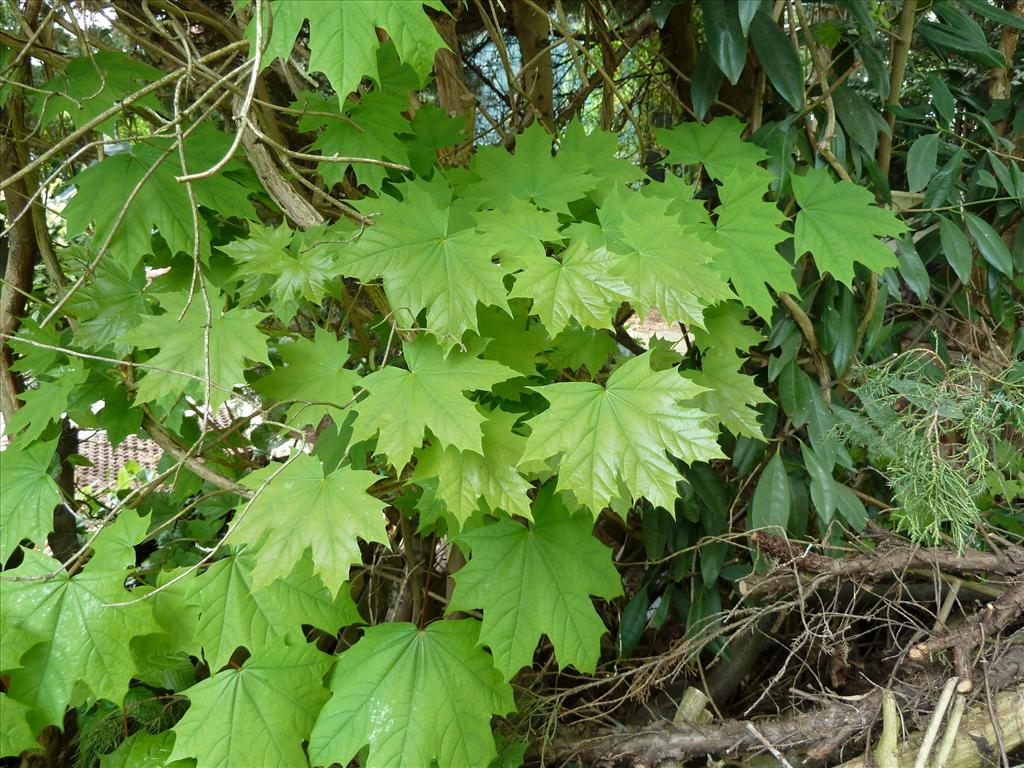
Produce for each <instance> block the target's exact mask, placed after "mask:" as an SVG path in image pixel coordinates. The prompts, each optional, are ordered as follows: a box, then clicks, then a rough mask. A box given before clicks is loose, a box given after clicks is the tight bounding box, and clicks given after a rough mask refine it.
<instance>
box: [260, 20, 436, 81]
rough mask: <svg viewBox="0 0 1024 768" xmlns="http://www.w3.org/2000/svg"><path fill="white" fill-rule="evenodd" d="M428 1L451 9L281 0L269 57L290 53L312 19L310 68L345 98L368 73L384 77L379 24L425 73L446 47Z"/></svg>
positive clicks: (403, 56)
mask: <svg viewBox="0 0 1024 768" xmlns="http://www.w3.org/2000/svg"><path fill="white" fill-rule="evenodd" d="M424 5H426V6H428V7H430V8H433V9H434V10H438V11H444V10H445V7H444V3H443V2H441V0H423V1H422V2H416V1H415V0H412V1H410V0H405V1H404V2H399V3H395V2H390V1H389V0H345V2H343V3H333V2H328V3H325V2H320V0H275V1H274V2H272V3H271V6H270V8H271V15H272V17H273V34H272V36H271V38H270V42H269V44H268V46H267V49H266V51H265V53H264V60H265V61H266V62H267V63H269V62H271V61H272V60H273V59H275V58H278V57H281V58H283V59H288V58H289V57H290V56H291V52H292V47H293V46H294V44H295V37H296V36H297V35H298V33H299V30H300V29H301V28H302V23H303V21H305V20H307V19H308V20H309V69H310V70H311V71H318V72H323V73H324V74H325V75H327V79H328V80H330V81H331V85H332V86H333V87H334V90H335V92H336V93H337V94H338V97H339V98H340V99H341V100H342V101H344V99H345V97H346V96H348V94H350V93H351V92H352V91H354V90H356V88H357V87H358V86H359V81H360V80H361V79H362V78H363V76H364V75H367V76H369V77H372V78H374V79H375V80H376V79H378V78H379V74H378V66H377V49H378V48H379V47H380V43H379V42H378V38H377V33H376V28H377V27H380V28H381V29H384V30H386V31H387V32H388V34H389V35H390V36H391V39H392V40H393V41H394V44H395V48H396V49H397V51H398V55H399V57H400V58H401V60H402V61H403V62H405V63H406V64H409V65H410V66H411V67H412V69H413V70H414V71H415V72H416V73H417V74H418V75H420V76H424V75H426V74H427V73H428V72H430V71H431V69H432V68H433V66H434V54H435V53H436V52H437V51H438V50H439V49H441V48H444V47H446V46H445V43H444V40H442V39H441V36H440V35H439V34H438V32H437V30H436V29H435V28H434V23H433V21H431V19H430V17H429V16H427V14H426V12H425V11H424V10H423V6H424ZM251 30H252V26H251V25H250V31H251Z"/></svg>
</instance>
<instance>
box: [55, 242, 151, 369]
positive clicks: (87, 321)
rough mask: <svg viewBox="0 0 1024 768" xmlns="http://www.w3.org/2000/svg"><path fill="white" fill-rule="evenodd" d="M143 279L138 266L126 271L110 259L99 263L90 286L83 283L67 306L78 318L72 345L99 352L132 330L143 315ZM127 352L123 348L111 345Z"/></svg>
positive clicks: (144, 304) (144, 312)
mask: <svg viewBox="0 0 1024 768" xmlns="http://www.w3.org/2000/svg"><path fill="white" fill-rule="evenodd" d="M145 285H146V275H145V272H144V271H143V270H142V268H141V266H140V267H138V268H137V269H135V270H131V271H129V270H128V269H126V268H125V267H124V266H123V265H122V264H119V263H118V262H116V261H114V260H113V259H102V260H101V261H100V263H99V266H98V267H97V268H96V272H95V273H94V275H93V279H92V281H91V282H88V283H86V284H85V285H83V286H82V288H81V289H80V290H79V291H78V292H77V293H75V294H73V295H72V297H71V300H70V301H69V302H68V312H69V314H72V315H74V316H75V317H77V318H78V330H76V331H75V342H76V343H77V344H81V345H84V346H86V347H92V348H93V349H99V348H101V347H104V346H106V345H107V344H108V343H109V342H111V341H114V340H115V339H116V338H117V337H118V336H120V335H121V334H122V333H124V332H125V331H127V330H128V329H129V328H133V327H135V325H136V324H137V323H138V322H139V317H140V316H141V315H144V314H146V312H147V307H146V301H145V299H144V298H143V296H142V289H143V288H144V287H145ZM114 346H115V348H116V349H117V350H118V351H127V350H128V347H126V345H124V344H115V345H114Z"/></svg>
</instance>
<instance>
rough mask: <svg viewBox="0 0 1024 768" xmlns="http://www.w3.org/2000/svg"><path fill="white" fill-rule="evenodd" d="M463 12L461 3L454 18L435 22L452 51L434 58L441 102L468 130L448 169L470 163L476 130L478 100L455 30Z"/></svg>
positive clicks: (446, 51)
mask: <svg viewBox="0 0 1024 768" xmlns="http://www.w3.org/2000/svg"><path fill="white" fill-rule="evenodd" d="M461 10H462V4H461V3H460V4H458V5H457V6H456V8H455V9H454V10H453V11H452V14H453V15H451V16H448V15H440V16H437V17H435V18H434V26H435V27H436V28H437V32H438V34H439V35H441V39H442V40H444V42H445V44H446V45H447V46H448V48H449V50H445V49H441V50H440V51H438V52H437V54H436V56H435V57H434V74H435V82H436V83H437V101H438V103H439V104H440V105H441V109H443V110H444V111H445V112H447V113H448V116H449V117H458V116H460V115H464V116H465V126H466V127H465V129H464V130H465V133H466V141H465V142H463V143H461V144H460V145H459V146H458V147H457V148H456V149H455V151H454V152H453V153H451V156H450V157H448V158H445V162H444V165H465V164H466V163H467V162H469V156H470V153H471V152H472V150H473V141H474V132H475V128H476V125H475V121H476V97H475V96H474V94H473V91H472V89H471V88H470V87H469V85H468V84H467V83H466V74H465V72H464V71H463V69H462V52H461V51H460V50H459V36H458V34H456V30H455V25H456V24H457V23H458V14H459V13H460V12H461Z"/></svg>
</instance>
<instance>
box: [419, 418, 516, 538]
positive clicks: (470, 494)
mask: <svg viewBox="0 0 1024 768" xmlns="http://www.w3.org/2000/svg"><path fill="white" fill-rule="evenodd" d="M517 419H518V416H517V414H514V413H507V412H505V411H502V410H500V409H496V410H494V411H492V412H490V413H488V414H487V420H486V421H484V422H483V424H482V425H481V426H482V430H483V441H482V447H483V455H481V454H479V453H475V452H473V451H460V450H459V449H457V448H453V447H450V446H449V447H448V448H441V446H439V445H437V444H434V443H432V444H431V445H429V446H427V447H426V448H424V449H423V450H422V451H421V452H420V454H419V456H418V458H417V462H416V470H415V472H413V475H412V479H413V481H414V482H417V483H420V484H422V482H423V481H424V480H429V479H432V478H437V479H438V484H437V489H436V491H434V495H435V496H436V497H437V498H439V499H440V500H441V501H443V502H444V504H445V508H446V510H447V513H448V514H447V515H446V518H447V519H448V520H449V522H450V524H449V529H450V530H452V531H456V530H458V529H459V528H461V527H462V526H463V525H465V524H466V522H467V521H468V520H469V518H470V517H472V516H473V514H474V513H475V512H477V511H478V510H480V509H482V508H484V507H483V505H482V504H481V500H483V501H484V502H486V505H487V507H486V508H488V509H490V511H492V512H494V511H496V510H499V509H500V510H503V511H504V512H505V513H507V514H510V515H521V516H523V517H526V518H529V517H530V499H529V497H528V496H527V495H526V494H527V492H528V491H529V490H530V484H529V483H528V482H526V480H525V479H524V478H523V476H522V475H521V474H519V471H518V470H517V469H516V465H517V464H518V463H519V459H520V457H521V456H522V455H523V446H524V445H525V443H526V438H525V437H522V436H521V435H517V434H515V433H514V432H513V431H512V427H513V426H514V425H515V422H516V420H517Z"/></svg>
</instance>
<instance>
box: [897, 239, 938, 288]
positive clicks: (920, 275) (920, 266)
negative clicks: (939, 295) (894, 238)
mask: <svg viewBox="0 0 1024 768" xmlns="http://www.w3.org/2000/svg"><path fill="white" fill-rule="evenodd" d="M896 258H897V259H898V260H899V262H900V275H901V276H902V277H903V281H904V282H905V283H906V284H907V286H909V288H910V290H912V291H913V292H914V293H915V294H917V298H919V299H920V300H921V301H922V302H924V301H926V300H927V298H928V291H929V289H930V288H931V281H930V280H929V278H928V270H927V269H925V266H924V263H923V262H922V261H921V257H920V256H919V255H918V254H917V249H916V248H914V243H913V242H912V241H911V240H910V239H909V238H907V237H904V238H902V239H901V240H899V241H898V243H897V246H896Z"/></svg>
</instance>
